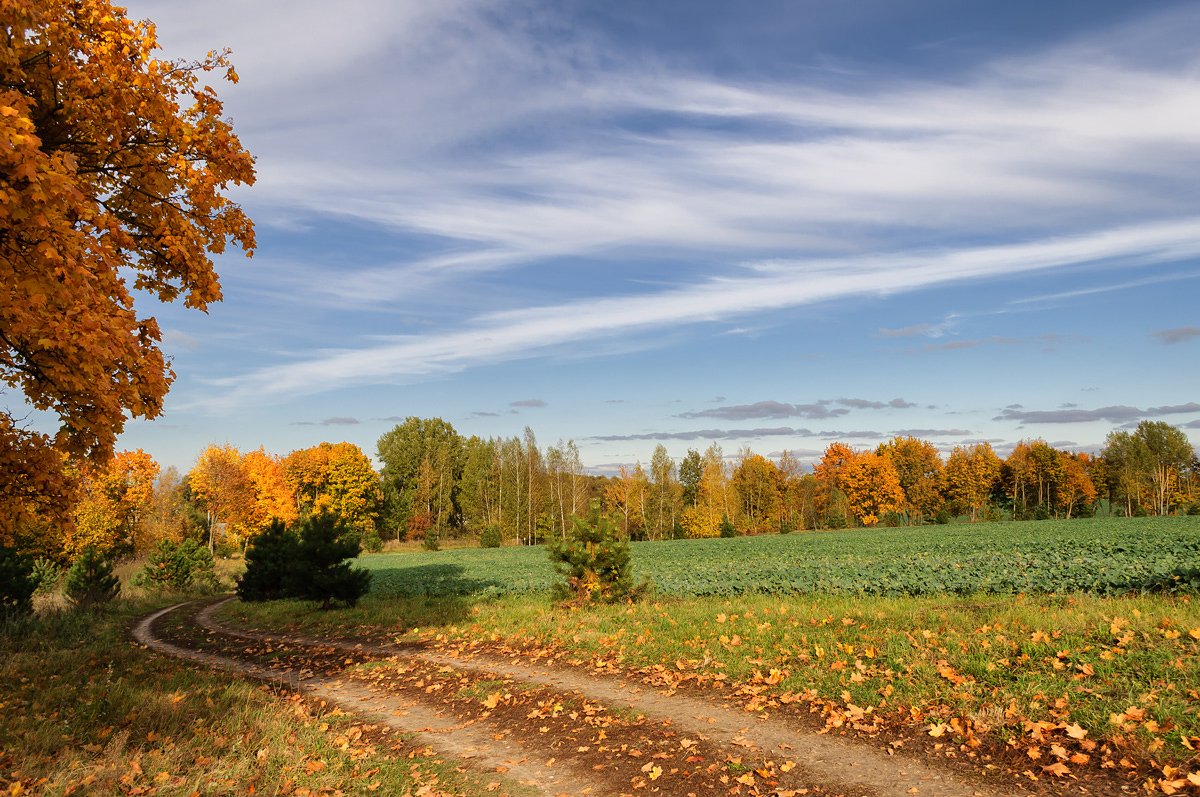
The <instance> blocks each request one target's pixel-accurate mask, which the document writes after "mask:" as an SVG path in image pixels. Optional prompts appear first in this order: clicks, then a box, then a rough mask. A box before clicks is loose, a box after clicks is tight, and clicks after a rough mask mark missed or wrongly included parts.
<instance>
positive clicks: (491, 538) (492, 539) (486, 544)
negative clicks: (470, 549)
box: [479, 523, 500, 548]
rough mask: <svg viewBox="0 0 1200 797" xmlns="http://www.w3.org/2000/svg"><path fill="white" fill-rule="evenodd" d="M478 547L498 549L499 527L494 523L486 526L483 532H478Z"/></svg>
mask: <svg viewBox="0 0 1200 797" xmlns="http://www.w3.org/2000/svg"><path fill="white" fill-rule="evenodd" d="M479 547H480V548H499V547H500V527H499V526H497V525H496V524H495V523H493V524H492V525H490V526H488V527H487V528H486V529H484V530H483V531H481V532H479Z"/></svg>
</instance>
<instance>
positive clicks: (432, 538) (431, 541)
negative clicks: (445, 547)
mask: <svg viewBox="0 0 1200 797" xmlns="http://www.w3.org/2000/svg"><path fill="white" fill-rule="evenodd" d="M421 547H422V548H424V549H425V550H427V551H440V550H441V548H442V546H441V542H440V540H438V533H437V529H435V528H434V527H433V526H430V527H429V528H427V529H425V538H424V539H422V540H421Z"/></svg>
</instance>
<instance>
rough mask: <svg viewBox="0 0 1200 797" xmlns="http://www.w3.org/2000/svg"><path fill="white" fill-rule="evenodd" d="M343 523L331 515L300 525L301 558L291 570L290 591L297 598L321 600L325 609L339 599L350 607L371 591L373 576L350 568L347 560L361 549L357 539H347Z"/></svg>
mask: <svg viewBox="0 0 1200 797" xmlns="http://www.w3.org/2000/svg"><path fill="white" fill-rule="evenodd" d="M346 531H347V530H346V528H345V526H343V525H342V522H341V520H340V519H339V518H338V517H337V516H336V515H332V514H327V513H326V514H320V515H315V516H313V517H310V518H305V519H304V520H303V521H302V522H301V523H300V534H299V535H298V536H299V543H298V545H297V548H296V553H297V555H298V558H297V560H296V563H295V566H294V567H291V568H289V569H288V579H287V591H288V592H289V593H291V594H292V595H293V596H294V597H297V598H303V599H305V600H311V601H320V602H321V608H322V609H328V608H329V606H330V602H331V601H334V600H339V601H341V602H342V603H345V604H346V605H347V606H353V605H355V604H356V603H358V600H359V598H361V597H362V596H363V595H366V594H367V592H369V591H370V589H371V574H370V573H369V572H367V571H366V570H362V569H355V568H351V567H350V563H349V562H347V561H346V560H347V559H353V558H355V557H356V556H358V554H359V552H360V551H361V550H362V548H361V546H360V545H359V543H358V540H356V539H348V538H347V535H346Z"/></svg>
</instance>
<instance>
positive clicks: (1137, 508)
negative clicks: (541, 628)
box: [0, 417, 1200, 561]
mask: <svg viewBox="0 0 1200 797" xmlns="http://www.w3.org/2000/svg"><path fill="white" fill-rule="evenodd" d="M376 453H377V457H378V461H379V462H380V463H381V468H380V469H379V470H378V471H377V470H376V469H375V467H374V466H373V465H372V462H371V460H370V459H369V458H368V457H367V456H366V454H364V453H363V451H362V450H361V449H359V447H358V446H356V445H354V444H351V443H346V442H342V443H328V442H326V443H321V444H320V445H317V446H313V447H311V448H304V449H298V450H295V451H292V452H290V453H289V454H287V455H285V456H281V455H274V454H270V453H268V452H267V451H265V450H264V449H262V448H259V449H256V450H251V451H246V452H241V451H239V450H238V449H237V448H235V447H234V446H231V445H228V444H225V445H218V444H213V445H210V446H208V447H207V448H205V449H204V450H203V451H202V452H201V453H200V455H199V456H198V457H197V459H196V461H195V463H194V464H193V466H192V468H191V469H190V470H189V471H188V472H187V473H186V474H182V475H181V474H179V473H178V472H176V471H175V469H173V468H171V469H167V470H166V471H160V469H159V466H158V465H157V464H156V463H155V462H154V460H153V459H152V458H151V457H150V456H149V455H148V454H146V453H144V452H143V451H141V450H137V451H123V452H119V453H117V454H116V455H115V456H114V457H113V458H112V459H111V460H109V461H108V462H107V463H106V464H104V465H102V466H97V465H94V464H92V463H90V462H88V461H87V460H80V461H76V462H72V463H70V464H69V465H68V466H67V467H66V469H65V472H66V473H67V475H68V477H69V479H70V481H71V483H72V484H73V486H74V492H73V502H72V504H71V510H70V512H69V513H68V515H67V517H66V520H65V521H64V520H63V518H62V517H60V516H59V514H57V513H53V514H47V515H46V516H39V515H38V513H37V512H36V508H34V510H33V511H23V512H22V513H21V514H20V516H19V517H18V518H9V519H8V521H9V522H7V523H6V524H5V526H4V528H5V529H6V532H5V533H3V534H0V544H8V545H12V544H16V545H17V547H19V548H21V549H22V550H24V551H26V552H27V553H30V554H32V555H35V556H41V557H45V558H48V559H52V560H56V561H70V560H72V559H73V558H75V557H76V556H77V555H78V554H79V552H80V551H82V550H84V549H85V548H89V547H91V548H94V549H96V550H98V551H100V552H101V553H104V554H105V555H110V556H111V555H118V556H120V555H136V554H140V553H144V552H146V551H148V550H150V549H152V548H153V547H154V546H155V545H156V544H157V543H158V542H159V541H161V540H173V541H179V540H183V539H195V540H197V541H202V542H204V543H205V544H207V545H208V546H209V548H210V550H217V549H220V552H225V553H228V552H231V551H233V550H237V549H238V548H240V547H244V546H245V544H246V543H247V541H248V540H249V539H250V538H251V537H253V536H255V535H256V534H259V533H261V532H263V531H265V530H266V529H267V528H269V527H270V525H271V523H272V522H273V521H275V520H280V521H283V522H285V523H291V522H292V521H295V520H297V519H301V518H305V517H310V516H313V515H319V514H331V515H334V516H336V517H337V518H339V519H340V521H341V522H342V523H343V524H344V525H345V526H347V527H349V528H351V529H353V530H355V531H356V532H357V533H358V535H359V538H360V540H361V541H362V543H363V545H364V546H365V547H366V548H367V549H368V550H372V549H378V547H379V546H380V545H381V544H382V543H383V541H386V540H420V541H424V542H425V543H426V544H427V545H428V546H429V547H437V546H438V545H439V544H440V543H441V542H442V541H446V540H450V539H457V538H463V537H469V538H475V537H479V538H481V539H490V540H494V541H495V544H501V543H516V544H534V543H538V542H544V541H547V540H551V539H563V538H565V537H566V536H567V535H568V534H569V532H570V529H571V528H572V519H573V518H575V517H581V516H584V515H585V514H587V512H588V511H589V510H590V507H591V506H592V505H593V502H598V503H599V505H600V507H601V508H602V509H603V511H604V513H605V514H606V516H607V517H608V518H610V519H611V520H612V522H614V523H615V524H616V526H617V528H618V529H619V531H620V533H621V535H622V536H623V537H625V538H627V539H633V540H641V539H658V540H661V539H670V538H681V537H689V538H699V537H716V536H721V535H737V534H762V533H772V532H777V533H788V532H793V531H802V530H815V529H837V528H844V527H846V526H875V525H880V524H883V525H890V526H899V525H919V524H924V523H937V522H948V521H950V520H951V519H954V518H963V519H966V520H970V521H983V520H997V519H1009V518H1011V519H1016V520H1031V519H1038V518H1052V517H1053V518H1073V517H1090V516H1092V515H1094V514H1095V513H1096V512H1104V513H1107V514H1110V515H1112V514H1116V515H1125V516H1136V515H1165V514H1170V513H1172V512H1183V511H1191V512H1200V462H1198V461H1197V458H1196V454H1195V451H1194V450H1193V449H1192V447H1191V444H1190V443H1189V442H1188V440H1187V437H1186V435H1184V434H1183V432H1181V431H1180V430H1178V429H1176V428H1174V427H1172V426H1169V425H1168V424H1165V423H1161V422H1152V421H1144V422H1142V423H1141V424H1139V425H1138V427H1137V428H1136V429H1134V430H1130V431H1114V432H1113V433H1111V434H1110V435H1108V438H1107V440H1106V442H1105V446H1104V449H1103V450H1102V451H1101V452H1100V453H1099V454H1097V455H1090V454H1087V453H1072V452H1069V451H1063V450H1059V449H1056V448H1054V447H1052V446H1050V445H1049V444H1048V443H1046V442H1045V441H1043V440H1040V439H1039V440H1022V441H1020V442H1019V443H1017V444H1016V446H1014V447H1013V449H1012V451H1011V453H1009V454H1008V456H1007V457H1005V458H1001V457H1000V456H999V455H998V454H996V452H995V451H994V450H993V449H992V447H991V446H990V444H988V443H986V442H985V443H977V444H972V445H964V446H957V447H955V448H954V449H953V450H952V451H951V452H950V454H949V456H947V457H945V458H943V457H942V455H941V453H940V451H939V450H938V448H937V447H936V446H935V445H934V444H933V443H931V442H929V441H927V440H921V439H918V438H915V437H896V438H894V439H892V440H889V441H888V442H886V443H883V444H881V445H879V446H877V447H876V448H874V449H855V448H852V447H850V446H848V445H846V444H844V443H840V442H835V443H832V444H830V445H829V446H828V448H826V449H825V451H824V453H823V454H822V456H821V458H820V459H819V460H818V461H817V462H816V463H815V465H814V466H813V467H812V468H811V469H810V468H807V467H805V466H804V465H803V464H802V463H801V462H800V460H799V459H798V457H797V456H795V455H794V454H792V453H791V452H788V451H784V452H782V453H781V454H780V455H779V456H778V457H777V458H774V459H770V458H767V457H764V456H762V455H761V454H756V453H754V452H753V451H751V450H750V449H749V448H748V447H745V448H742V449H741V450H739V451H738V452H737V453H736V454H735V455H734V456H732V457H729V456H726V455H725V453H724V451H723V450H722V448H721V447H720V446H719V445H717V444H713V445H711V446H709V447H708V448H707V449H705V450H704V451H703V452H701V451H698V450H695V449H692V450H689V451H687V453H686V454H685V455H684V456H683V457H681V458H679V459H674V458H672V457H671V456H670V455H669V454H668V453H667V450H666V448H665V447H664V446H663V445H659V446H657V447H656V448H655V450H654V453H653V455H652V456H651V458H650V462H649V463H648V464H646V465H643V464H642V463H640V462H638V463H635V464H634V465H633V466H621V467H619V468H618V472H617V473H616V474H615V475H613V476H598V475H594V474H589V473H587V471H586V470H585V468H584V466H583V464H582V462H581V460H580V456H579V449H578V447H577V446H576V444H575V443H574V442H573V441H568V442H565V443H564V442H563V441H561V440H560V441H559V442H557V443H556V444H554V445H551V446H547V447H544V448H543V447H542V446H540V445H539V444H538V442H537V439H536V437H535V435H534V433H533V430H532V429H529V428H528V427H527V428H526V429H525V430H524V433H523V435H522V436H520V437H516V436H514V437H509V438H503V437H492V438H486V439H485V438H481V437H478V436H470V437H464V436H463V435H460V434H459V433H458V432H457V431H455V429H454V427H453V426H452V425H451V424H450V423H448V422H446V421H444V420H442V419H440V418H428V419H427V418H416V417H410V418H408V419H406V420H405V421H404V422H403V423H401V424H398V425H397V426H396V427H395V428H393V429H392V430H390V431H388V432H387V433H385V434H384V435H383V436H381V437H380V438H379V441H378V444H377V452H376Z"/></svg>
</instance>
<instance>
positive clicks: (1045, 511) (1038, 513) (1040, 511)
mask: <svg viewBox="0 0 1200 797" xmlns="http://www.w3.org/2000/svg"><path fill="white" fill-rule="evenodd" d="M1033 519H1034V520H1049V519H1050V507H1048V506H1046V505H1045V504H1038V505H1037V506H1035V507H1034V508H1033Z"/></svg>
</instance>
